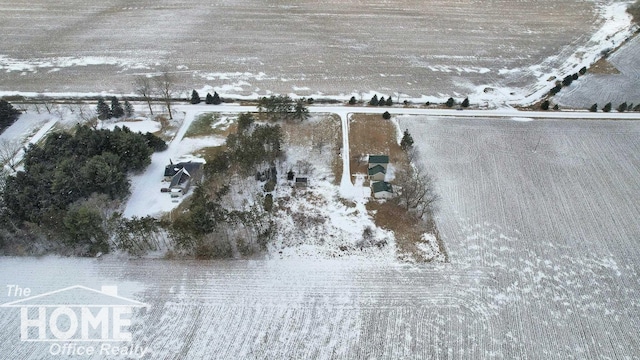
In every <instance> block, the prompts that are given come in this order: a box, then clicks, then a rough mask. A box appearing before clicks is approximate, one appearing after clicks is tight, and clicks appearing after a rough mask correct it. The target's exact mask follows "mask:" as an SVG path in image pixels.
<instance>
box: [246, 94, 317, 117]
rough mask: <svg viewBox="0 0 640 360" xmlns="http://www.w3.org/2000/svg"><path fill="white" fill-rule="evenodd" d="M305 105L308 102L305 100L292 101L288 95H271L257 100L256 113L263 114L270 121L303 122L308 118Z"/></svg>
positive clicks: (307, 110)
mask: <svg viewBox="0 0 640 360" xmlns="http://www.w3.org/2000/svg"><path fill="white" fill-rule="evenodd" d="M307 103H308V100H307V99H305V98H302V99H298V100H295V101H294V100H293V99H292V98H291V97H289V96H288V95H277V96H276V95H271V96H269V97H266V96H265V97H262V98H260V100H258V111H259V112H260V113H261V114H265V115H266V116H267V118H268V119H269V120H271V121H278V120H285V121H286V120H298V121H304V120H306V119H308V118H309V116H310V115H309V109H308V108H307V106H306V104H307Z"/></svg>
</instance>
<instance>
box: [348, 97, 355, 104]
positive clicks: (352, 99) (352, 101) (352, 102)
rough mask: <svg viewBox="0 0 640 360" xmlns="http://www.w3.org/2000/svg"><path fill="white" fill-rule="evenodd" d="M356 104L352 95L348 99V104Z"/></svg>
mask: <svg viewBox="0 0 640 360" xmlns="http://www.w3.org/2000/svg"><path fill="white" fill-rule="evenodd" d="M355 104H356V97H355V96H352V97H351V99H349V105H355Z"/></svg>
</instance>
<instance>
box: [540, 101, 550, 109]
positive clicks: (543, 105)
mask: <svg viewBox="0 0 640 360" xmlns="http://www.w3.org/2000/svg"><path fill="white" fill-rule="evenodd" d="M540 109H542V110H545V111H546V110H549V100H545V101H543V102H542V104H540Z"/></svg>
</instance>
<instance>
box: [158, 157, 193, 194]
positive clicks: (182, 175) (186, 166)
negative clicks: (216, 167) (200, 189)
mask: <svg viewBox="0 0 640 360" xmlns="http://www.w3.org/2000/svg"><path fill="white" fill-rule="evenodd" d="M164 179H165V181H169V189H171V190H174V189H179V190H181V191H180V192H182V193H183V194H184V193H186V192H187V191H188V190H189V187H190V186H191V185H192V183H193V182H199V181H200V180H202V163H199V162H191V161H189V162H181V163H178V164H169V165H167V166H165V168H164Z"/></svg>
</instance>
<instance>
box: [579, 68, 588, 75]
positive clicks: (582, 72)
mask: <svg viewBox="0 0 640 360" xmlns="http://www.w3.org/2000/svg"><path fill="white" fill-rule="evenodd" d="M578 73H579V74H580V75H584V74H586V73H587V67H586V66H583V67H582V68H580V71H578Z"/></svg>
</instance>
